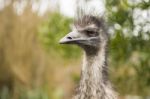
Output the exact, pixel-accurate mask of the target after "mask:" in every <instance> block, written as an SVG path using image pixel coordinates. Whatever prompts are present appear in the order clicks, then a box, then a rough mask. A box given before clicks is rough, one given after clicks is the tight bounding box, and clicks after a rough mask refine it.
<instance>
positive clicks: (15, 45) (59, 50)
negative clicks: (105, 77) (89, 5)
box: [0, 0, 150, 99]
mask: <svg viewBox="0 0 150 99" xmlns="http://www.w3.org/2000/svg"><path fill="white" fill-rule="evenodd" d="M15 1H17V0H14V1H13V0H12V2H10V4H8V5H7V6H6V7H4V8H3V9H1V10H0V22H1V24H0V99H70V97H71V96H72V93H73V89H74V87H75V85H76V84H77V83H78V81H79V75H80V63H81V61H80V58H81V57H82V56H81V53H82V52H81V50H80V49H79V48H78V47H77V46H61V45H60V44H59V43H58V42H59V39H60V38H61V37H63V36H64V35H65V34H67V33H68V32H70V30H71V29H70V23H72V21H73V19H71V18H68V17H66V16H63V15H61V14H60V13H59V12H58V11H56V12H54V11H53V12H46V14H45V15H43V16H39V15H38V13H37V12H33V11H32V10H31V8H32V7H31V5H30V3H31V2H29V5H27V6H26V8H25V10H24V12H23V13H22V14H21V15H18V14H17V13H16V12H15V11H14V10H13V3H14V2H15ZM29 1H30V0H29ZM149 4H150V2H146V0H145V1H143V2H140V3H137V4H131V3H129V2H128V0H107V2H106V8H107V10H106V16H107V18H106V21H107V25H108V27H109V33H110V34H111V37H110V45H109V48H110V50H109V65H110V75H111V76H110V78H111V80H112V82H113V84H114V86H115V88H116V90H117V91H118V92H119V93H120V95H121V96H122V97H124V96H126V95H137V96H143V97H146V96H150V28H148V29H147V28H145V27H144V26H145V25H147V26H148V24H149V22H148V21H145V23H144V24H135V23H137V22H135V20H136V18H135V17H134V18H133V16H134V13H133V12H134V11H135V10H136V9H141V11H142V10H144V11H146V10H147V9H150V7H149V6H150V5H149ZM149 17H150V16H149ZM137 20H138V19H137ZM137 27H140V28H139V30H138V31H136V29H137ZM146 29H147V31H146ZM136 33H137V34H136Z"/></svg>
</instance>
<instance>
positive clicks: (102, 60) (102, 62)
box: [74, 44, 116, 99]
mask: <svg viewBox="0 0 150 99" xmlns="http://www.w3.org/2000/svg"><path fill="white" fill-rule="evenodd" d="M106 48H107V44H103V45H102V46H101V49H99V50H98V52H97V53H96V54H95V55H88V53H86V52H85V53H84V59H83V66H82V72H81V80H80V84H79V87H78V88H77V90H76V95H75V97H74V99H116V93H115V92H114V91H113V89H112V86H111V84H110V82H109V80H108V73H107V60H106V59H107V55H106V54H107V53H106ZM91 50H92V49H91ZM92 51H93V50H92Z"/></svg>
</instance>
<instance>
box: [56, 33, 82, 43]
mask: <svg viewBox="0 0 150 99" xmlns="http://www.w3.org/2000/svg"><path fill="white" fill-rule="evenodd" d="M81 40H82V39H81V38H80V36H79V33H78V32H74V31H73V32H70V33H68V34H67V35H66V36H65V37H63V38H62V39H61V40H60V41H59V43H60V44H76V43H78V42H79V41H81Z"/></svg>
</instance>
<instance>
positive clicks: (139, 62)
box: [106, 0, 150, 95]
mask: <svg viewBox="0 0 150 99" xmlns="http://www.w3.org/2000/svg"><path fill="white" fill-rule="evenodd" d="M149 4H150V3H146V2H144V1H142V2H141V3H139V4H136V5H131V4H129V2H128V0H120V1H119V0H107V5H106V7H107V17H108V23H109V25H110V27H112V28H113V30H114V35H113V37H112V38H111V44H110V54H111V55H110V56H111V57H110V60H111V62H110V64H112V67H111V70H112V76H111V78H113V79H112V81H113V82H114V83H115V85H116V87H117V90H118V91H119V92H120V93H121V94H137V95H150V86H149V84H150V73H149V72H150V62H149V59H150V54H149V53H150V43H149V42H150V35H149V34H150V33H145V32H143V31H142V28H141V30H140V31H139V33H138V36H134V35H133V30H134V29H135V25H134V19H133V10H134V9H136V8H140V9H145V10H146V9H148V8H149V7H150V5H149ZM116 24H117V25H118V26H119V28H116V27H115V25H116ZM139 26H140V27H142V25H139ZM124 29H126V30H127V31H126V32H124ZM147 34H148V35H147ZM145 35H147V36H148V37H147V38H149V39H144V36H145Z"/></svg>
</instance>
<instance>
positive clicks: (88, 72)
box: [60, 11, 117, 99]
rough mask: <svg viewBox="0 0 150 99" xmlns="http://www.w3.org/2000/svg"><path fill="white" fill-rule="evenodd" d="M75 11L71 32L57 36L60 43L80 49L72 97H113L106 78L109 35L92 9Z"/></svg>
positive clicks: (106, 98)
mask: <svg viewBox="0 0 150 99" xmlns="http://www.w3.org/2000/svg"><path fill="white" fill-rule="evenodd" d="M79 12H81V14H80V13H79ZM78 13H79V14H78ZM78 13H77V14H78V15H77V16H78V18H77V19H76V20H75V22H74V28H73V30H72V32H70V33H69V34H67V35H66V36H65V37H64V38H62V39H61V40H60V43H61V44H76V45H78V46H80V47H81V48H82V49H83V50H84V59H83V66H82V71H81V80H80V84H79V86H78V88H77V90H76V94H75V96H74V97H73V99H117V95H116V93H115V91H113V88H112V86H111V83H110V81H109V79H108V72H107V69H108V66H107V48H108V47H107V45H108V39H109V36H108V33H107V31H106V27H105V25H104V21H103V19H102V18H101V17H100V16H98V15H92V13H88V14H84V11H78Z"/></svg>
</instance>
